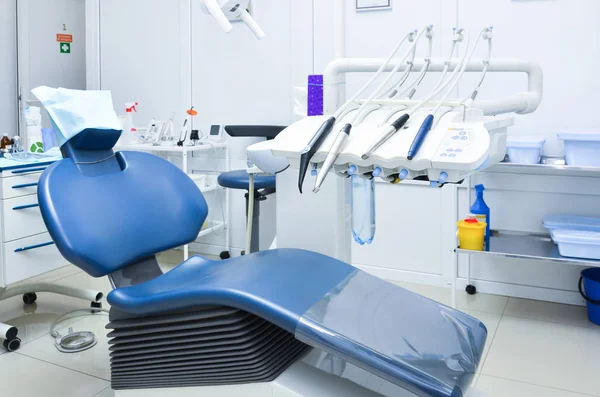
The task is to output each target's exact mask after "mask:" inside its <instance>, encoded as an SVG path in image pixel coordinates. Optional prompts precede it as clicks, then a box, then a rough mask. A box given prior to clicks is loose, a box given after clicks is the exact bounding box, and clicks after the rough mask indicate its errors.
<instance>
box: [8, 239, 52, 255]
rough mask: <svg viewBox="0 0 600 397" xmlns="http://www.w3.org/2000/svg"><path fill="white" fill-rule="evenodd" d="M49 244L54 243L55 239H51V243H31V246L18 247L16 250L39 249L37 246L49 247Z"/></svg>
mask: <svg viewBox="0 0 600 397" xmlns="http://www.w3.org/2000/svg"><path fill="white" fill-rule="evenodd" d="M49 245H54V241H50V242H49V243H43V244H36V245H30V246H29V247H23V248H17V249H16V250H15V252H25V251H31V250H34V249H37V248H44V247H48V246H49Z"/></svg>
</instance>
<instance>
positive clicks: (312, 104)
mask: <svg viewBox="0 0 600 397" xmlns="http://www.w3.org/2000/svg"><path fill="white" fill-rule="evenodd" d="M307 109H308V115H309V116H322V115H323V75H310V76H308V104H307Z"/></svg>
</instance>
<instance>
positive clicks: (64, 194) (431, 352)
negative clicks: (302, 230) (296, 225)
mask: <svg viewBox="0 0 600 397" xmlns="http://www.w3.org/2000/svg"><path fill="white" fill-rule="evenodd" d="M119 135H120V131H113V130H94V129H88V130H85V131H83V132H81V133H80V134H79V135H76V136H75V137H73V138H72V139H71V140H70V141H68V142H67V143H66V144H65V145H64V146H63V147H62V148H61V149H62V152H63V155H64V157H65V159H64V160H62V161H60V162H58V163H55V164H53V165H52V166H50V167H48V169H47V170H46V171H45V172H44V174H43V175H42V178H41V179H40V183H39V187H38V195H39V203H40V208H41V212H42V215H43V218H44V221H45V223H46V225H47V227H48V231H49V233H50V235H51V236H52V238H53V240H54V241H55V243H56V245H57V247H58V249H59V250H60V252H61V253H62V255H63V256H64V257H65V258H66V259H67V260H68V261H69V262H71V263H73V264H74V265H76V266H78V267H80V268H81V269H82V270H84V271H85V272H87V273H88V274H89V275H91V276H93V277H102V276H108V277H109V278H110V280H111V282H112V284H113V285H114V287H115V289H114V290H113V291H112V292H111V293H110V294H109V295H108V301H109V303H110V304H111V313H110V323H109V325H108V326H107V328H108V329H110V330H111V332H110V333H109V338H110V342H109V343H110V357H111V358H110V360H111V377H112V388H113V389H115V390H139V389H153V388H160V389H162V388H179V387H203V386H214V385H235V384H247V383H257V382H270V381H273V380H275V379H276V378H278V377H279V376H280V375H281V374H282V373H284V372H285V371H286V370H287V369H288V368H289V367H290V366H291V365H292V364H294V362H296V361H297V360H300V359H302V357H304V355H305V354H307V352H308V351H310V350H311V349H321V350H323V351H325V352H327V353H330V354H331V355H333V356H335V357H339V358H341V359H343V360H346V361H348V362H350V363H352V364H354V365H356V366H358V367H360V368H361V369H363V370H365V371H368V372H370V373H372V374H374V375H376V376H378V377H381V378H383V379H385V380H387V381H389V382H392V383H394V384H396V385H398V386H400V387H402V388H404V389H406V390H408V391H410V392H412V393H414V394H416V395H417V396H434V397H462V396H463V393H464V392H465V391H466V389H467V388H468V387H469V385H470V383H471V381H472V379H473V377H474V375H475V373H476V369H477V366H478V364H479V361H480V359H481V355H482V352H483V348H484V344H485V340H486V337H487V331H486V329H485V327H484V326H483V324H482V323H481V322H479V321H478V320H476V319H474V318H472V317H470V316H468V315H466V314H463V313H460V312H458V311H456V310H453V309H450V308H448V307H445V306H443V305H441V304H439V303H436V302H433V301H431V300H428V299H425V298H423V297H421V296H419V295H416V294H414V293H411V292H409V291H406V290H404V289H402V288H399V287H397V286H395V285H393V284H390V283H387V282H385V281H382V280H380V279H378V278H376V277H373V276H371V275H369V274H367V273H364V272H362V271H360V270H358V269H356V268H354V267H352V266H350V265H348V264H346V263H343V262H340V261H338V260H335V259H332V258H329V257H326V256H323V255H320V254H317V253H314V252H308V251H302V250H295V249H282V250H272V251H264V252H259V253H255V254H251V255H246V256H242V257H238V258H234V259H229V260H225V261H211V260H208V259H205V258H203V257H200V256H194V257H192V258H190V259H189V260H187V261H186V262H184V263H182V264H181V265H179V266H178V267H177V268H175V269H174V270H172V271H170V272H169V273H166V274H163V273H162V271H161V270H160V268H159V266H158V263H157V261H156V258H155V255H156V254H157V253H159V252H162V251H165V250H168V249H171V248H175V247H178V246H181V245H183V244H186V243H188V242H190V241H193V240H194V239H195V238H196V236H197V235H198V233H199V231H200V230H201V227H202V224H203V223H204V220H205V218H206V216H207V212H208V208H207V205H206V202H205V200H204V198H203V196H202V194H201V193H200V191H199V190H198V188H197V187H196V185H195V184H194V182H193V181H192V180H190V179H189V177H188V176H187V175H185V174H184V173H183V172H181V171H180V170H179V169H178V168H176V167H175V166H173V165H172V164H170V163H169V162H167V161H165V160H162V159H160V158H158V157H155V156H153V155H150V154H146V153H138V152H116V153H115V152H114V151H113V147H114V145H115V144H116V142H117V140H118V138H119ZM323 395H325V394H323Z"/></svg>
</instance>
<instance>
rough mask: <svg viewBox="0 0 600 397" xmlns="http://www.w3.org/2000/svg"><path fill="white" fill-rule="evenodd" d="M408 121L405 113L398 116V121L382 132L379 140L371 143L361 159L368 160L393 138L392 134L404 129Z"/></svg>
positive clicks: (408, 116)
mask: <svg viewBox="0 0 600 397" xmlns="http://www.w3.org/2000/svg"><path fill="white" fill-rule="evenodd" d="M409 119H410V114H408V113H405V114H403V115H402V116H400V118H398V120H396V121H394V122H393V123H392V124H391V125H390V126H389V127H387V128H386V129H385V131H383V133H382V134H381V135H379V138H377V140H376V141H375V142H373V144H372V145H371V146H370V147H369V148H368V149H367V151H366V153H365V154H363V155H362V159H363V160H368V159H369V158H370V157H371V156H372V155H373V152H375V150H377V149H379V148H380V147H381V145H383V144H384V143H386V142H387V141H388V140H389V139H390V138H391V137H392V136H394V134H395V133H396V132H398V130H399V129H400V128H402V127H404V126H405V125H406V123H408V120H409Z"/></svg>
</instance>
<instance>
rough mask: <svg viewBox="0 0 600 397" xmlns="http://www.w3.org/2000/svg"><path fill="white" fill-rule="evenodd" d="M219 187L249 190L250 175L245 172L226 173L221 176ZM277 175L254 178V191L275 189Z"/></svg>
mask: <svg viewBox="0 0 600 397" xmlns="http://www.w3.org/2000/svg"><path fill="white" fill-rule="evenodd" d="M218 182H219V185H220V186H222V187H225V188H228V189H237V190H249V189H250V175H249V174H248V173H247V172H246V171H245V170H238V171H230V172H224V173H222V174H221V175H219V178H218ZM275 185H276V178H275V175H256V176H255V177H254V190H262V189H274V188H275Z"/></svg>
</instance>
